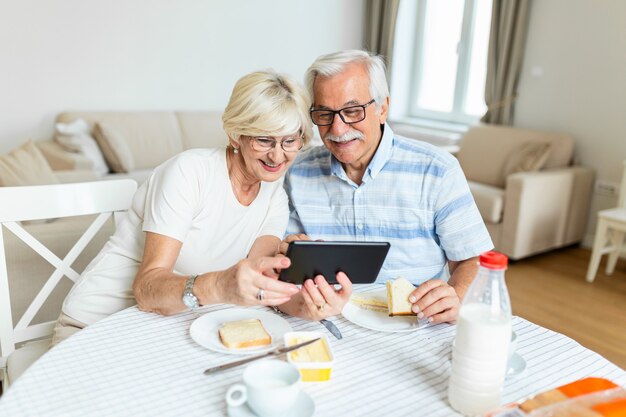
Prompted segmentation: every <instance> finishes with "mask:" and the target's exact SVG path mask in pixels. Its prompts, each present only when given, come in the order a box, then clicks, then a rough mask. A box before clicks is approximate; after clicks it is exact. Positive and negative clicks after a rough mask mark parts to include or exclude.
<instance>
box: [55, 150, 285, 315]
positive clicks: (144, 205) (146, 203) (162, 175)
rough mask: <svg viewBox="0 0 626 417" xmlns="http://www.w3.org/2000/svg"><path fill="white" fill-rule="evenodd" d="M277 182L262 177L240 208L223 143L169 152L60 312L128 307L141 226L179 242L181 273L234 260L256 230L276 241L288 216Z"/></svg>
mask: <svg viewBox="0 0 626 417" xmlns="http://www.w3.org/2000/svg"><path fill="white" fill-rule="evenodd" d="M282 183H283V181H282V179H281V180H279V181H275V182H271V183H268V182H262V183H261V188H260V190H259V194H258V195H257V197H256V199H255V200H254V201H253V202H252V203H251V204H250V205H249V206H243V205H242V204H241V203H239V201H238V200H237V198H236V197H235V194H234V193H233V190H232V186H231V182H230V178H229V176H228V168H227V165H226V151H225V150H224V149H192V150H189V151H186V152H183V153H181V154H179V155H177V156H175V157H173V158H171V159H170V160H168V161H166V162H165V163H163V164H162V165H160V166H159V167H157V168H156V169H155V170H154V172H153V173H152V175H151V176H150V178H149V179H148V180H147V181H146V182H145V183H143V184H142V185H141V186H140V187H139V189H138V190H137V193H136V194H135V196H134V198H133V203H132V207H131V209H130V210H129V211H128V212H127V213H126V215H125V216H124V217H123V218H122V220H121V221H120V223H119V225H118V227H117V230H116V232H115V234H114V235H113V236H112V237H111V238H110V239H109V241H108V242H107V243H106V245H105V246H104V248H103V249H102V251H101V252H100V253H99V254H98V256H96V258H95V259H94V260H93V261H92V262H91V263H90V264H89V265H88V266H87V268H86V269H85V271H84V272H83V274H82V275H81V277H80V279H79V281H78V282H76V284H75V285H74V287H73V288H72V290H71V291H70V293H69V294H68V296H67V298H66V299H65V302H64V303H63V312H64V313H65V314H67V315H68V316H70V317H72V318H74V319H75V320H78V321H81V322H83V323H85V324H92V323H94V322H96V321H98V320H100V319H102V318H104V317H106V316H109V315H111V314H113V313H115V312H117V311H120V310H122V309H124V308H126V307H129V306H132V305H134V304H135V298H134V296H133V292H132V283H133V281H134V278H135V274H136V273H137V270H138V268H139V264H140V262H141V260H142V257H143V247H144V242H145V233H144V232H154V233H158V234H161V235H165V236H169V237H172V238H174V239H176V240H178V241H180V242H183V245H182V247H181V250H180V254H179V256H178V259H177V260H176V264H175V266H174V270H175V271H176V272H177V273H180V274H183V275H191V274H201V273H205V272H209V271H217V270H223V269H226V268H228V267H230V266H232V265H234V264H235V263H237V262H238V261H239V260H240V259H242V258H245V257H246V255H247V254H248V252H249V251H250V248H251V246H252V244H253V243H254V241H255V240H256V239H257V238H258V237H260V236H264V235H271V236H276V237H278V238H280V239H282V237H283V235H284V232H285V229H286V227H287V222H288V219H289V207H288V202H287V195H286V194H285V192H284V190H283V184H282ZM181 297H182V294H181Z"/></svg>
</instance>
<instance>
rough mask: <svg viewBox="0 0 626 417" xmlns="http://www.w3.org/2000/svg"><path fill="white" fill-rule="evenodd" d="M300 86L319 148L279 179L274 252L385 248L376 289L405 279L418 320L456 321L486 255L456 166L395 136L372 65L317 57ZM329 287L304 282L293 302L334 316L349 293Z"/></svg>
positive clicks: (361, 54)
mask: <svg viewBox="0 0 626 417" xmlns="http://www.w3.org/2000/svg"><path fill="white" fill-rule="evenodd" d="M306 78H307V87H308V89H309V92H310V93H311V97H312V98H313V105H312V107H311V111H310V113H311V118H312V120H313V123H315V124H316V125H317V126H318V128H319V133H320V136H321V138H322V140H323V141H324V145H325V146H319V147H316V148H312V149H309V150H307V151H305V152H303V153H302V154H301V155H300V156H299V157H298V159H297V160H296V162H295V163H294V165H293V166H292V168H291V169H290V171H289V172H288V174H287V176H286V178H285V188H286V190H287V193H288V195H289V199H290V204H291V217H290V222H289V226H288V229H287V233H290V235H289V236H288V237H287V238H286V239H285V241H283V245H282V247H281V251H283V252H284V251H285V250H286V244H287V243H288V242H291V241H293V240H302V239H309V238H310V239H322V240H344V241H345V240H354V241H389V242H391V250H390V252H389V254H388V257H387V260H386V262H385V264H384V266H383V269H382V270H381V272H380V274H379V276H378V279H377V282H380V283H384V282H385V281H387V280H389V279H394V278H396V277H398V276H403V277H405V278H407V279H409V280H410V281H411V282H413V284H416V285H419V286H418V288H416V289H415V290H414V291H413V292H412V293H411V296H410V297H409V300H410V301H411V302H412V304H413V307H412V308H413V311H414V312H415V313H417V314H418V317H419V318H427V319H428V320H429V321H430V322H432V323H440V322H455V321H456V320H457V318H458V314H459V307H460V303H461V300H462V299H463V296H464V295H465V292H466V291H467V288H468V287H469V285H470V283H471V282H472V280H473V277H474V275H475V274H476V272H477V269H478V262H477V256H478V255H479V254H480V253H481V252H484V251H487V250H490V249H491V248H492V247H493V244H492V242H491V239H490V237H489V234H488V232H487V229H486V227H485V225H484V223H483V221H482V218H481V216H480V214H479V212H478V209H477V207H476V204H475V203H474V200H473V198H472V195H471V194H470V190H469V187H468V185H467V181H466V180H465V177H464V175H463V172H462V170H461V168H460V166H459V164H458V162H457V160H456V159H455V158H454V157H453V156H452V155H450V154H449V153H447V152H445V151H443V150H440V149H438V148H437V147H435V146H431V145H429V144H426V143H423V142H419V141H416V140H412V139H406V138H400V137H398V136H395V135H394V133H393V131H392V130H391V128H390V127H389V125H387V124H386V120H387V114H388V109H389V89H388V86H387V81H386V78H385V65H384V63H383V61H382V59H381V58H380V57H378V56H373V55H371V54H369V53H367V52H365V51H358V50H353V51H343V52H337V53H333V54H329V55H324V56H321V57H319V58H318V59H317V60H316V61H315V62H314V63H313V64H312V65H311V66H310V67H309V69H308V71H307V76H306ZM446 266H447V268H446ZM339 275H342V274H341V273H340V274H339ZM338 280H339V282H340V283H341V284H342V286H343V288H342V289H341V290H339V291H335V289H334V288H333V287H332V286H329V285H328V284H327V283H326V281H325V280H324V278H323V277H321V276H319V277H317V278H315V281H314V282H313V281H311V280H309V281H307V283H306V284H305V289H306V291H302V295H303V297H304V300H303V301H302V304H303V305H304V306H306V308H308V309H309V310H310V311H311V312H314V311H315V306H317V310H318V317H319V318H321V317H323V316H329V315H332V314H337V313H339V312H340V311H341V309H342V308H343V306H344V305H345V303H346V302H347V301H348V299H349V297H350V293H351V286H350V282H349V281H348V279H347V277H345V276H340V277H338ZM320 306H322V307H323V308H320ZM285 307H287V308H286V309H285V310H291V308H289V307H288V306H285ZM281 308H282V307H281Z"/></svg>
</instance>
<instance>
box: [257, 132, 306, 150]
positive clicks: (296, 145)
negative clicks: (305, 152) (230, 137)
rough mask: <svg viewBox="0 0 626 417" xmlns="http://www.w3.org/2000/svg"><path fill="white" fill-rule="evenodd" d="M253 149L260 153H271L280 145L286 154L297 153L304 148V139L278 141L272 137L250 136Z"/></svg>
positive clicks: (295, 138) (290, 138)
mask: <svg viewBox="0 0 626 417" xmlns="http://www.w3.org/2000/svg"><path fill="white" fill-rule="evenodd" d="M248 137H249V138H250V143H251V144H252V149H254V150H255V151H258V152H269V151H271V150H272V149H274V148H275V147H276V144H278V143H280V147H281V148H282V150H283V151H285V152H297V151H299V150H300V149H301V148H302V146H304V139H303V138H302V137H289V138H285V139H283V140H281V141H278V140H276V139H275V138H273V137H271V136H248Z"/></svg>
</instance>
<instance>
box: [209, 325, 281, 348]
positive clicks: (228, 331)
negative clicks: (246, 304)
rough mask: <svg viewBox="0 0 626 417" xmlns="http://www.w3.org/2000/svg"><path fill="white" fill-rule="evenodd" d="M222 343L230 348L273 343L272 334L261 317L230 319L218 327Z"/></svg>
mask: <svg viewBox="0 0 626 417" xmlns="http://www.w3.org/2000/svg"><path fill="white" fill-rule="evenodd" d="M218 333H219V336H220V340H221V341H222V344H223V345H224V346H226V347H227V348H229V349H241V348H247V347H253V346H265V345H269V344H271V343H272V336H270V334H269V333H268V332H267V330H265V327H263V323H261V320H259V319H247V320H237V321H229V322H227V323H224V324H222V325H221V326H220V328H219V329H218Z"/></svg>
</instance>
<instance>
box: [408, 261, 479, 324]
mask: <svg viewBox="0 0 626 417" xmlns="http://www.w3.org/2000/svg"><path fill="white" fill-rule="evenodd" d="M448 269H449V270H450V279H449V280H448V282H445V281H442V280H440V279H431V280H429V281H426V282H424V283H423V284H421V285H420V286H419V287H417V288H416V289H415V290H414V291H413V292H412V293H411V295H410V296H409V301H410V302H411V303H413V312H415V313H417V317H418V318H420V319H421V318H424V317H427V318H428V321H430V322H431V323H443V322H448V323H456V321H457V320H458V318H459V310H460V309H461V301H463V297H465V293H466V292H467V289H468V288H469V286H470V284H471V283H472V281H473V280H474V277H475V276H476V273H478V257H473V258H469V259H465V260H463V261H448Z"/></svg>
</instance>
